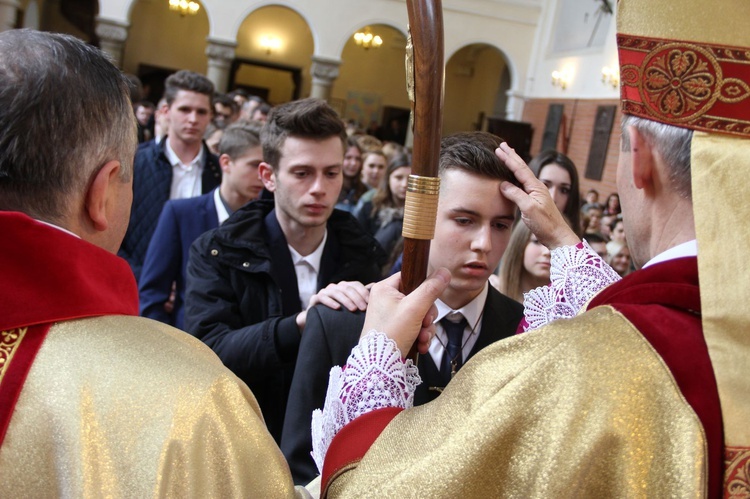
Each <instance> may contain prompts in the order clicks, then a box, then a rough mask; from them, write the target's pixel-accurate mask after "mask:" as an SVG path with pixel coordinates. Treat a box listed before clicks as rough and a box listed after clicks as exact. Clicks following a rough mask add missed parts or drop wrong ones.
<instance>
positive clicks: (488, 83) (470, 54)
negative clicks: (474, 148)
mask: <svg viewBox="0 0 750 499" xmlns="http://www.w3.org/2000/svg"><path fill="white" fill-rule="evenodd" d="M510 86H511V75H510V70H509V68H508V64H507V61H506V59H505V56H504V55H503V53H502V52H500V50H498V49H497V48H495V47H493V46H491V45H487V44H484V43H475V44H472V45H467V46H466V47H463V48H461V49H460V50H458V51H457V52H456V53H454V54H453V55H452V56H451V58H450V59H449V60H448V63H447V64H446V67H445V100H444V108H443V134H446V135H447V134H450V133H454V132H461V131H468V130H486V129H487V125H486V123H487V118H489V117H497V118H504V117H505V107H506V103H507V95H506V93H507V91H508V90H509V89H510Z"/></svg>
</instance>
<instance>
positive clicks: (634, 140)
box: [629, 126, 656, 190]
mask: <svg viewBox="0 0 750 499" xmlns="http://www.w3.org/2000/svg"><path fill="white" fill-rule="evenodd" d="M629 133H630V147H631V149H630V152H631V156H630V161H631V166H632V169H631V170H632V175H633V185H635V186H636V187H637V188H638V189H647V190H650V186H651V184H652V183H653V180H654V179H653V176H654V166H655V165H654V160H655V159H656V158H655V156H654V151H653V149H652V147H651V144H650V143H649V141H647V140H646V138H645V137H644V136H643V134H641V132H639V131H638V129H637V128H635V127H634V126H631V127H630V128H629Z"/></svg>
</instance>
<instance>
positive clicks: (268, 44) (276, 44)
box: [260, 36, 281, 55]
mask: <svg viewBox="0 0 750 499" xmlns="http://www.w3.org/2000/svg"><path fill="white" fill-rule="evenodd" d="M260 46H261V48H262V49H263V50H265V51H266V55H271V52H272V51H274V50H279V49H280V48H281V40H279V39H278V38H276V37H274V36H263V37H261V39H260Z"/></svg>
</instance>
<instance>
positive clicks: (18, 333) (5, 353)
mask: <svg viewBox="0 0 750 499" xmlns="http://www.w3.org/2000/svg"><path fill="white" fill-rule="evenodd" d="M26 331H27V328H25V327H24V328H20V329H10V330H8V331H0V382H1V381H2V380H3V377H4V376H5V373H6V372H7V371H8V366H10V361H11V360H12V359H13V355H14V354H15V352H16V350H18V345H20V344H21V340H23V337H24V336H25V335H26Z"/></svg>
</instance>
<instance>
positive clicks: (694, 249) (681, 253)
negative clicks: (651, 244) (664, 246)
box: [643, 239, 698, 269]
mask: <svg viewBox="0 0 750 499" xmlns="http://www.w3.org/2000/svg"><path fill="white" fill-rule="evenodd" d="M686 256H698V241H697V240H695V239H693V240H692V241H688V242H686V243H682V244H678V245H677V246H674V247H673V248H669V249H668V250H667V251H663V252H661V253H659V254H658V255H656V256H655V257H653V258H652V259H651V260H649V261H648V262H646V265H644V266H643V268H644V269H645V268H646V267H649V266H651V265H655V264H657V263H662V262H667V261H669V260H676V259H677V258H684V257H686Z"/></svg>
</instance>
